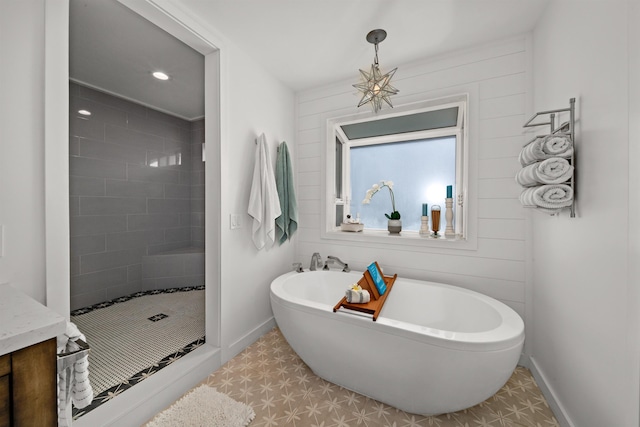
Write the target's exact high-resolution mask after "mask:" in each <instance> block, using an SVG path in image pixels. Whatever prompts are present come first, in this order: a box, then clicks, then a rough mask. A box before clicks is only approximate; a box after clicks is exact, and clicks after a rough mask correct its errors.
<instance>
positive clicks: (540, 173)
mask: <svg viewBox="0 0 640 427" xmlns="http://www.w3.org/2000/svg"><path fill="white" fill-rule="evenodd" d="M572 174H573V166H571V165H570V164H569V161H568V160H567V159H563V158H561V157H552V158H550V159H547V160H543V161H541V162H536V163H533V164H530V165H529V166H525V167H524V168H522V169H521V170H520V171H518V173H517V174H516V182H517V183H518V184H520V185H521V186H523V187H533V186H536V185H539V184H561V183H563V182H566V181H568V180H569V179H571V176H572Z"/></svg>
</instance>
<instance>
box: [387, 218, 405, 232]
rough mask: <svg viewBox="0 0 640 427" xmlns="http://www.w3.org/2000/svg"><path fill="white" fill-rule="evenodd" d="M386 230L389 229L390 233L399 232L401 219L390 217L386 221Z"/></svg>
mask: <svg viewBox="0 0 640 427" xmlns="http://www.w3.org/2000/svg"><path fill="white" fill-rule="evenodd" d="M387 230H389V233H390V234H400V232H401V231H402V220H401V219H390V220H389V221H388V222H387Z"/></svg>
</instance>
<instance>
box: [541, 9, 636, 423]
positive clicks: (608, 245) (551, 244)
mask: <svg viewBox="0 0 640 427" xmlns="http://www.w3.org/2000/svg"><path fill="white" fill-rule="evenodd" d="M627 6H628V5H627V3H626V2H625V1H609V2H599V1H587V2H583V1H564V0H560V1H555V2H553V3H552V4H551V7H549V8H548V9H547V11H546V13H545V14H544V15H543V17H542V18H541V20H540V22H539V23H538V25H537V27H536V29H535V32H534V73H533V75H534V87H535V92H534V105H535V108H536V110H546V109H552V108H562V107H564V106H567V105H568V104H567V103H568V99H569V98H570V97H577V98H578V114H577V117H578V123H577V126H576V127H577V151H576V162H577V163H576V174H577V200H578V203H577V218H574V219H571V218H569V217H568V214H563V215H561V216H560V217H549V216H545V215H532V217H533V248H534V252H533V257H534V264H533V287H532V292H533V322H534V324H533V336H530V338H532V339H533V343H532V360H533V362H534V364H535V365H536V367H537V369H538V371H539V372H540V373H541V374H542V376H543V377H544V378H545V382H546V385H547V386H548V387H549V388H550V389H551V391H552V392H553V393H554V395H555V396H556V400H557V401H558V403H559V404H560V406H561V407H562V408H563V409H564V412H565V415H566V416H567V418H568V421H569V422H570V423H573V425H576V426H580V427H583V426H584V427H588V426H594V427H598V426H605V425H606V426H632V425H638V393H637V388H638V382H639V378H638V374H637V372H638V370H637V368H638V359H637V337H638V335H637V322H638V317H637V316H638V315H637V308H638V303H637V300H635V302H633V301H632V302H630V299H633V298H637V290H636V289H635V288H636V287H637V272H636V273H635V280H636V281H635V282H632V281H630V280H632V277H631V275H630V274H629V272H630V270H629V269H630V265H629V262H635V263H637V261H638V259H637V258H636V259H635V260H633V259H630V258H629V256H628V255H629V252H628V251H629V247H630V246H629V239H630V235H629V232H630V227H629V221H637V219H638V218H637V216H636V217H632V218H629V213H630V207H632V205H630V201H629V195H630V192H629V172H630V168H629V163H630V162H629V160H631V161H632V162H636V161H637V157H635V160H633V159H632V158H630V157H629V155H630V145H629V122H628V120H629V117H628V113H629V97H628V96H629V94H628V90H629V85H628V77H629V75H628V72H629V67H628V56H627V55H628V48H629V40H630V38H629V33H628V27H627ZM635 16H636V18H637V16H638V14H637V12H636V15H635ZM631 23H632V21H631V20H629V24H631ZM633 25H635V26H637V21H635V22H634V23H633ZM636 36H637V33H636ZM633 46H634V47H635V49H637V47H638V43H637V42H635V43H634V44H633ZM635 55H636V58H637V52H636V53H635ZM636 71H637V69H636ZM635 79H636V84H637V77H635ZM636 94H637V90H636ZM636 102H637V101H636ZM635 114H636V116H637V109H636V111H635ZM636 136H637V134H636ZM636 147H637V143H636ZM635 153H636V154H637V148H636V151H635ZM628 159H629V160H628ZM635 169H636V171H637V167H635ZM636 177H637V174H636ZM635 189H636V190H637V185H636V186H635ZM633 199H635V201H634V200H633ZM637 200H638V195H637V194H635V195H632V200H631V201H632V203H635V204H636V210H635V212H636V214H637ZM637 237H638V236H637V228H636V235H635V237H634V238H635V239H637ZM633 246H635V247H636V253H637V244H632V247H633ZM632 331H635V332H632Z"/></svg>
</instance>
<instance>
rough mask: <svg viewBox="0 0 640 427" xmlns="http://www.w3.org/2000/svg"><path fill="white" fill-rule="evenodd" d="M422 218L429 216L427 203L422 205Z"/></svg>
mask: <svg viewBox="0 0 640 427" xmlns="http://www.w3.org/2000/svg"><path fill="white" fill-rule="evenodd" d="M422 216H429V206H428V205H427V204H426V203H423V204H422Z"/></svg>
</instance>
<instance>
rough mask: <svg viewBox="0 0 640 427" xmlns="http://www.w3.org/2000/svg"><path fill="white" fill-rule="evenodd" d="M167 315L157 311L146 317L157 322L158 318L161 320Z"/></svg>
mask: <svg viewBox="0 0 640 427" xmlns="http://www.w3.org/2000/svg"><path fill="white" fill-rule="evenodd" d="M167 317H169V316H168V315H166V314H164V313H158V314H156V315H155V316H151V317H148V319H149V320H151V321H152V322H157V321H158V320H162V319H165V318H167Z"/></svg>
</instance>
